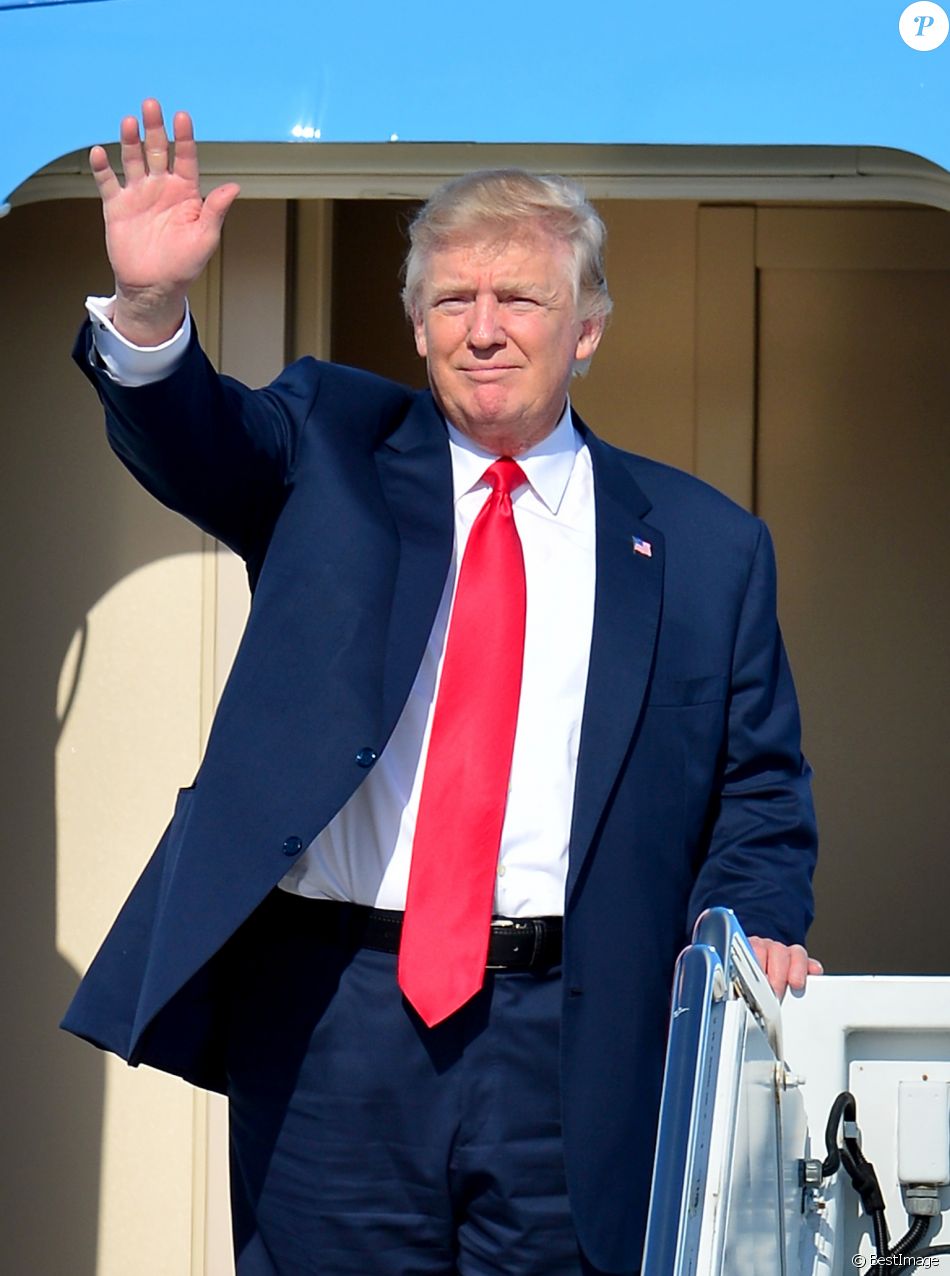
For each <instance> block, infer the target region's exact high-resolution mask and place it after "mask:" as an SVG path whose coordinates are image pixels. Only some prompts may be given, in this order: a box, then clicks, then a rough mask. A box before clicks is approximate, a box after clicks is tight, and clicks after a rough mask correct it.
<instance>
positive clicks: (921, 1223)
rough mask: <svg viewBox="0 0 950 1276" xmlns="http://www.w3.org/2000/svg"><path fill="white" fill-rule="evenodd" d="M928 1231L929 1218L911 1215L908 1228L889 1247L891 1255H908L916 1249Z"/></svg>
mask: <svg viewBox="0 0 950 1276" xmlns="http://www.w3.org/2000/svg"><path fill="white" fill-rule="evenodd" d="M929 1229H930V1216H929V1215H927V1214H911V1215H910V1227H909V1228H908V1229H907V1231H906V1232H905V1233H904V1235H903V1236H902V1237H901V1238H900V1240H899V1241H896V1242H895V1243H894V1244H893V1245H892V1246H891V1253H892V1254H910V1253H911V1252H912V1251H914V1250H916V1249H917V1246H918V1245H919V1244H920V1243H921V1241H922V1240H923V1239H924V1238H925V1237H926V1235H927V1232H928V1231H929Z"/></svg>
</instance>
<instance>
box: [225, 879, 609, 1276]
mask: <svg viewBox="0 0 950 1276" xmlns="http://www.w3.org/2000/svg"><path fill="white" fill-rule="evenodd" d="M345 917H346V908H345V906H338V905H330V906H326V905H323V904H322V903H321V902H320V901H315V900H301V899H299V898H297V897H295V896H287V895H286V894H284V893H282V892H280V891H275V892H274V894H273V895H272V896H270V897H269V899H268V900H267V901H265V903H264V905H263V906H262V907H261V908H260V909H259V910H258V911H257V913H256V914H255V915H254V916H253V917H252V918H251V919H250V921H249V922H248V923H247V924H246V925H245V926H244V927H243V928H242V930H241V931H240V932H239V934H238V935H237V937H236V938H235V940H234V941H232V944H231V945H230V949H229V952H228V954H227V961H226V970H227V978H228V985H229V994H228V1002H229V1028H228V1034H229V1035H228V1073H229V1105H230V1131H231V1134H230V1138H231V1199H232V1216H233V1232H234V1247H235V1259H236V1265H237V1271H238V1273H239V1276H598V1274H597V1272H596V1270H595V1269H594V1268H592V1267H591V1266H590V1265H589V1264H588V1263H587V1262H586V1260H585V1259H584V1258H583V1256H582V1255H581V1254H580V1252H579V1250H578V1245H577V1241H576V1238H575V1235H574V1230H573V1227H572V1223H571V1216H570V1210H569V1208H568V1201H567V1192H566V1184H565V1176H564V1160H563V1152H562V1144H561V1127H560V1096H559V1092H558V1037H559V1026H560V1000H561V994H560V969H559V968H557V967H555V968H550V969H547V970H543V971H534V972H520V971H504V972H494V973H492V972H489V974H488V975H487V977H486V983H485V987H484V988H483V989H482V991H481V992H480V993H479V994H478V995H477V996H476V997H475V998H474V999H473V1000H472V1001H471V1002H470V1003H469V1004H468V1005H467V1006H465V1007H463V1008H462V1010H461V1011H459V1012H457V1013H456V1014H455V1015H453V1016H452V1017H451V1019H449V1020H447V1021H446V1022H444V1023H442V1024H439V1025H437V1026H436V1027H435V1028H427V1027H426V1026H425V1025H424V1024H423V1023H422V1021H421V1020H420V1019H419V1018H418V1016H417V1015H416V1014H415V1012H414V1011H413V1010H412V1009H411V1007H409V1006H408V1004H407V1003H406V1002H405V1000H404V999H403V998H402V996H401V994H400V993H399V990H398V987H397V984H396V958H395V956H393V955H391V954H388V953H378V952H374V951H371V950H368V949H362V948H361V949H356V948H354V947H352V946H351V945H349V944H348V943H347V942H346V939H345ZM621 1276H622V1274H621Z"/></svg>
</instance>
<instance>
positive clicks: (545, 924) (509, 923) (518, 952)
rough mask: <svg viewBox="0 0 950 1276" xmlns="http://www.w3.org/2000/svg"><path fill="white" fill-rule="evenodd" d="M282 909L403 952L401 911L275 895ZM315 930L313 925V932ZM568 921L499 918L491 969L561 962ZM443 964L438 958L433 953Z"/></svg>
mask: <svg viewBox="0 0 950 1276" xmlns="http://www.w3.org/2000/svg"><path fill="white" fill-rule="evenodd" d="M274 894H275V895H276V896H277V897H279V907H280V908H281V909H282V910H284V911H285V912H287V913H293V914H295V915H296V920H297V921H298V922H300V921H304V920H308V921H309V923H311V924H312V926H313V928H314V930H315V931H316V933H318V934H320V935H323V936H325V937H326V938H328V939H333V940H335V941H336V942H337V943H342V944H346V945H347V946H351V947H353V948H372V949H373V950H374V951H375V952H380V953H398V952H399V937H400V935H401V933H402V918H403V915H402V913H401V912H391V911H389V910H387V909H383V908H368V907H366V905H364V904H344V903H340V902H338V901H336V900H331V899H307V898H306V897H304V896H302V895H294V894H291V893H290V892H289V891H281V890H278V891H275V892H274ZM309 928H310V927H309V926H308V929H309ZM562 933H563V920H562V918H560V917H496V918H494V920H493V921H492V925H491V934H490V936H489V939H488V961H487V962H486V969H487V970H540V969H542V968H544V967H546V966H555V965H557V963H558V962H559V961H560V960H561V937H562ZM433 959H434V960H438V954H437V953H433Z"/></svg>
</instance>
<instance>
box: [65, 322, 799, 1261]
mask: <svg viewBox="0 0 950 1276" xmlns="http://www.w3.org/2000/svg"><path fill="white" fill-rule="evenodd" d="M88 340H89V337H88V330H84V333H83V334H81V336H80V341H79V345H78V347H77V356H78V359H79V362H80V366H81V367H83V369H84V371H85V372H86V373H87V375H89V376H90V377H91V378H92V379H93V381H94V382H95V383H96V385H97V388H98V390H99V393H100V395H101V397H102V399H103V401H104V403H105V407H106V414H107V424H108V430H109V436H110V440H111V443H112V446H113V447H114V448H115V450H116V452H117V453H118V454H119V456H120V457H121V458H122V460H123V461H124V462H125V464H126V465H127V466H128V467H129V469H131V470H132V472H133V473H134V474H135V475H136V476H137V477H138V478H139V479H140V480H141V481H142V482H143V483H144V484H145V486H146V487H147V488H148V489H149V490H150V491H152V492H153V493H154V494H155V495H156V496H157V497H158V498H159V499H160V500H162V501H164V502H165V503H166V504H168V505H170V506H171V507H172V508H174V509H176V510H179V511H180V512H181V513H183V514H185V515H186V516H187V517H189V518H191V519H193V520H194V521H195V522H196V523H198V524H199V525H200V526H201V527H203V528H205V529H206V530H207V531H209V532H211V533H212V534H213V535H215V536H217V537H219V538H220V539H221V540H223V541H225V542H226V543H227V544H229V545H231V546H232V547H233V548H234V549H235V550H237V552H238V553H240V554H241V555H243V557H244V558H245V559H246V561H247V564H248V571H249V576H250V581H251V586H252V590H253V601H252V606H251V614H250V619H249V621H248V625H247V629H246V632H245V635H244V638H243V641H242V643H241V646H240V650H239V652H238V655H237V658H236V661H235V663H234V667H233V671H232V673H231V676H230V678H229V681H228V684H227V687H226V689H225V692H224V694H223V697H222V700H221V704H220V706H219V709H218V712H217V715H216V718H215V722H214V727H213V729H212V732H211V737H210V740H209V743H208V748H207V751H206V755H205V758H204V761H203V763H202V766H201V769H200V772H199V775H198V777H197V779H196V781H195V783H194V784H193V785H192V786H191V787H190V788H188V789H185V790H183V791H182V792H181V793H180V795H179V798H178V802H177V805H176V808H175V813H174V816H173V818H172V821H171V824H170V825H169V827H168V830H167V831H166V833H165V836H164V837H163V839H162V841H161V843H160V845H159V847H158V849H157V850H156V852H155V854H154V856H153V857H152V859H151V860H150V862H149V864H148V866H147V867H146V869H145V871H144V873H143V874H142V877H141V879H140V880H139V882H138V884H137V886H136V888H135V890H134V891H133V893H132V895H131V897H130V899H129V900H128V902H127V903H126V905H125V907H124V908H123V910H122V912H121V914H120V916H119V918H118V919H117V921H116V923H115V925H114V927H113V929H112V931H111V932H110V934H109V936H108V938H107V940H106V941H105V943H104V945H103V947H102V949H101V951H100V953H99V955H98V956H97V958H96V960H95V962H94V963H93V965H92V967H91V969H90V971H89V973H88V975H87V976H86V979H85V980H84V982H83V984H82V986H81V987H80V989H79V991H78V993H77V995H76V998H75V1000H74V1002H73V1004H72V1006H71V1007H70V1009H69V1012H68V1014H67V1016H66V1019H65V1021H64V1023H65V1026H66V1027H67V1028H68V1029H69V1030H71V1031H72V1032H75V1033H77V1034H79V1035H81V1036H83V1037H86V1038H88V1039H89V1040H91V1041H93V1042H95V1043H96V1044H97V1045H100V1046H102V1047H104V1048H106V1049H108V1050H112V1051H115V1052H116V1053H117V1054H119V1055H121V1056H122V1057H123V1058H125V1059H128V1060H129V1061H130V1062H132V1063H147V1064H151V1065H153V1066H156V1067H159V1068H164V1069H166V1070H169V1071H172V1072H175V1073H177V1074H179V1075H181V1076H184V1077H186V1078H188V1079H189V1080H191V1081H194V1082H195V1083H196V1084H198V1085H202V1086H206V1087H208V1088H211V1089H223V1088H224V1085H225V1078H224V1070H223V1061H222V1058H221V1036H220V1033H219V1032H218V1013H219V1009H220V999H219V998H218V997H217V996H216V977H217V967H216V962H215V956H216V954H218V953H219V952H220V950H221V948H222V946H223V945H224V944H225V942H226V941H227V939H228V937H229V936H230V935H232V934H233V933H234V931H235V930H236V929H237V927H238V926H240V924H241V923H242V921H243V920H244V919H245V918H247V916H248V915H249V914H250V913H251V912H252V911H253V910H254V908H255V907H256V906H257V905H258V904H259V903H260V902H261V900H262V899H263V898H264V897H265V896H266V895H267V894H268V892H269V891H271V890H272V889H273V887H274V886H275V884H276V883H277V882H278V880H279V879H280V878H281V877H282V875H283V874H284V873H285V872H286V871H287V869H288V867H289V862H288V852H293V850H294V848H296V847H297V846H303V847H306V846H307V844H308V843H309V842H310V841H311V839H312V838H313V837H314V836H315V835H316V834H317V833H318V832H319V830H320V829H321V828H323V827H324V825H326V824H327V823H328V821H329V820H330V819H331V818H332V817H333V816H334V814H335V813H336V812H337V811H338V810H339V809H340V808H341V806H342V805H343V804H344V803H345V802H346V800H347V799H348V798H349V796H350V795H351V793H352V792H353V791H354V789H355V788H356V787H357V785H358V784H359V783H360V781H361V780H362V779H363V778H364V776H365V775H366V773H367V772H366V769H365V765H361V763H362V764H365V763H366V762H367V761H368V759H369V757H370V756H371V755H370V754H368V753H367V750H372V751H373V752H374V753H377V754H378V753H379V752H380V751H381V750H382V749H383V748H384V747H385V745H386V741H387V739H388V738H389V735H390V733H391V731H392V729H393V726H394V725H395V723H396V720H397V718H398V717H399V713H400V710H401V709H402V706H403V704H404V702H405V700H406V697H407V696H408V694H409V689H410V687H411V685H412V682H413V679H414V677H415V674H416V670H417V669H418V666H419V663H420V660H421V657H422V653H423V649H424V647H425V643H426V640H427V637H428V634H429V630H430V628H431V625H432V621H433V618H434V616H435V612H436V607H437V605H438V602H439V598H440V595H441V592H442V588H443V585H444V582H445V577H446V572H447V570H448V566H449V562H450V556H451V551H452V539H453V509H452V482H451V466H450V459H449V449H448V442H447V437H446V432H445V428H444V425H443V423H442V420H441V417H440V415H439V413H438V411H437V410H436V408H435V406H434V403H433V400H432V398H431V395H430V394H428V393H414V392H411V391H408V390H406V389H404V388H402V387H399V386H396V385H393V384H392V383H390V382H387V381H384V380H381V379H380V378H377V377H373V376H370V375H368V374H366V373H362V372H356V371H353V370H350V369H345V368H338V367H334V366H332V365H327V364H321V363H318V362H317V361H315V360H313V359H303V360H300V361H299V362H297V363H295V364H293V365H292V366H291V367H290V368H288V369H287V370H286V371H285V372H284V374H283V375H282V376H281V377H280V378H279V379H278V380H277V381H276V382H275V383H273V384H272V385H271V386H269V387H267V388H266V389H264V390H261V391H257V392H250V391H248V390H247V389H246V388H244V387H243V386H240V385H239V384H238V383H236V382H233V381H230V380H228V379H227V378H219V377H218V376H217V375H216V374H215V373H214V372H213V370H212V369H211V368H210V366H209V365H208V363H207V362H206V360H205V358H204V356H203V354H202V353H201V351H200V349H199V348H198V346H197V343H193V344H192V346H191V348H190V350H189V353H188V355H187V357H186V359H185V362H184V363H183V364H182V366H181V367H180V368H179V369H178V370H177V371H176V372H175V373H174V374H173V375H172V376H171V377H170V378H168V379H167V380H165V381H163V382H161V383H159V384H157V385H152V386H149V387H144V388H140V389H122V388H120V387H117V386H115V385H114V384H112V383H111V382H109V381H108V379H106V378H104V377H102V376H101V375H99V374H97V373H95V372H93V371H92V370H91V369H90V367H89V362H88V357H87V351H88ZM578 427H579V428H580V429H581V430H582V431H583V432H584V434H585V437H586V440H587V443H588V446H589V448H590V453H591V457H592V461H593V471H594V485H595V499H596V537H597V546H596V563H597V580H596V600H595V615H594V627H593V637H592V645H591V657H590V674H589V681H588V685H587V692H586V699H585V705H584V716H583V725H582V734H581V743H580V756H579V759H578V767H577V786H576V797H575V804H574V813H573V823H572V830H571V842H570V871H569V878H568V886H567V900H566V919H565V951H564V981H563V983H564V1002H563V1027H562V1079H563V1114H564V1139H565V1156H566V1162H567V1172H568V1180H569V1187H570V1197H571V1204H572V1210H573V1214H574V1219H575V1223H576V1227H577V1230H578V1235H579V1238H580V1240H581V1243H582V1245H583V1247H584V1249H585V1251H586V1253H587V1254H588V1257H589V1258H590V1259H591V1261H592V1262H594V1263H595V1264H596V1265H597V1266H599V1267H602V1268H605V1269H607V1270H622V1269H628V1268H630V1267H631V1266H635V1265H636V1264H637V1263H638V1262H639V1255H640V1248H641V1245H642V1237H643V1230H644V1221H645V1213H646V1206H647V1198H648V1192H649V1180H650V1171H651V1149H652V1146H653V1138H654V1132H655V1122H656V1113H657V1105H658V1097H659V1090H660V1083H661V1074H662V1066H663V1045H664V1041H665V1034H666V1027H667V1016H668V1003H669V993H670V981H671V974H672V968H673V963H674V960H675V957H676V954H677V952H678V951H679V949H680V947H681V946H682V944H683V943H684V942H685V940H686V938H687V936H688V932H689V929H690V926H691V924H692V922H693V920H694V919H695V917H696V916H697V914H698V913H699V912H700V911H701V910H702V909H704V908H706V907H708V906H711V905H717V904H724V905H728V906H729V907H731V908H733V909H735V911H736V912H737V914H738V916H739V918H740V920H741V922H742V924H743V926H744V927H745V928H746V930H747V931H748V932H749V933H753V934H760V935H766V936H771V937H773V938H776V939H779V940H783V941H785V942H800V941H802V940H803V939H804V936H805V931H806V929H807V926H808V924H809V921H810V919H811V888H810V879H811V872H812V868H813V863H814V848H815V830H814V821H813V815H812V808H811V802H810V796H809V781H808V769H807V766H806V765H805V763H804V762H803V759H802V757H801V753H800V745H799V720H798V710H797V706H796V701H795V694H794V690H793V687H792V681H791V678H790V675H789V671H788V667H787V664H786V659H785V654H784V651H783V648H782V642H781V638H780V635H779V630H778V625H777V621H776V614H775V569H774V562H773V555H772V549H771V545H770V541H769V537H768V533H767V531H766V529H765V527H764V526H763V524H762V523H761V522H760V521H759V520H758V519H756V518H754V517H752V516H751V515H749V514H748V513H746V512H744V511H743V510H741V509H739V508H738V507H737V506H735V505H733V504H732V503H731V502H730V501H728V500H727V499H726V498H725V497H723V496H721V495H720V494H719V493H717V492H715V491H713V490H712V489H711V488H709V487H707V486H706V485H704V484H703V483H700V482H698V481H697V480H696V479H693V478H691V477H689V476H687V475H685V474H682V473H680V472H678V471H676V470H673V469H670V468H668V467H665V466H662V465H658V464H656V463H654V462H651V461H648V460H645V459H643V458H641V457H637V456H632V455H629V454H627V453H624V452H621V451H619V450H618V449H616V448H614V447H610V446H608V445H607V444H605V443H603V442H602V441H601V440H599V439H598V438H597V437H596V436H595V435H594V434H593V433H591V432H590V431H589V430H587V429H586V427H584V426H583V425H582V424H581V423H579V422H578ZM634 537H639V538H641V539H642V540H643V541H645V542H647V543H648V545H649V546H650V549H651V553H650V555H649V556H647V555H645V554H643V553H635V552H634V548H633V538H634ZM552 641H554V642H556V641H557V635H552Z"/></svg>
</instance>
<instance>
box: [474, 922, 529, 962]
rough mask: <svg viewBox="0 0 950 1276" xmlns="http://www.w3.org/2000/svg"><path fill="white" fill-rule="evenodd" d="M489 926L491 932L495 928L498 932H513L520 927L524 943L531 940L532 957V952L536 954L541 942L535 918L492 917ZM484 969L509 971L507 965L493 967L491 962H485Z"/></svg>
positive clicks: (489, 940)
mask: <svg viewBox="0 0 950 1276" xmlns="http://www.w3.org/2000/svg"><path fill="white" fill-rule="evenodd" d="M491 925H492V930H495V929H496V928H497V929H498V930H515V929H517V928H518V927H522V928H523V929H524V933H525V941H526V942H529V941H532V940H533V952H532V956H533V955H534V952H537V949H538V945H539V944H540V942H541V925H540V923H539V922H538V920H537V918H534V917H525V918H518V917H494V918H492V923H491ZM488 942H489V945H490V944H491V936H489V939H488ZM517 951H518V950H517V949H515V952H517ZM530 960H531V958H530V957H529V958H528V961H530ZM526 964H527V963H526ZM485 969H486V970H509V969H510V967H509V965H508V964H507V963H504V964H495V965H493V964H492V963H491V962H487V963H486V965H485Z"/></svg>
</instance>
